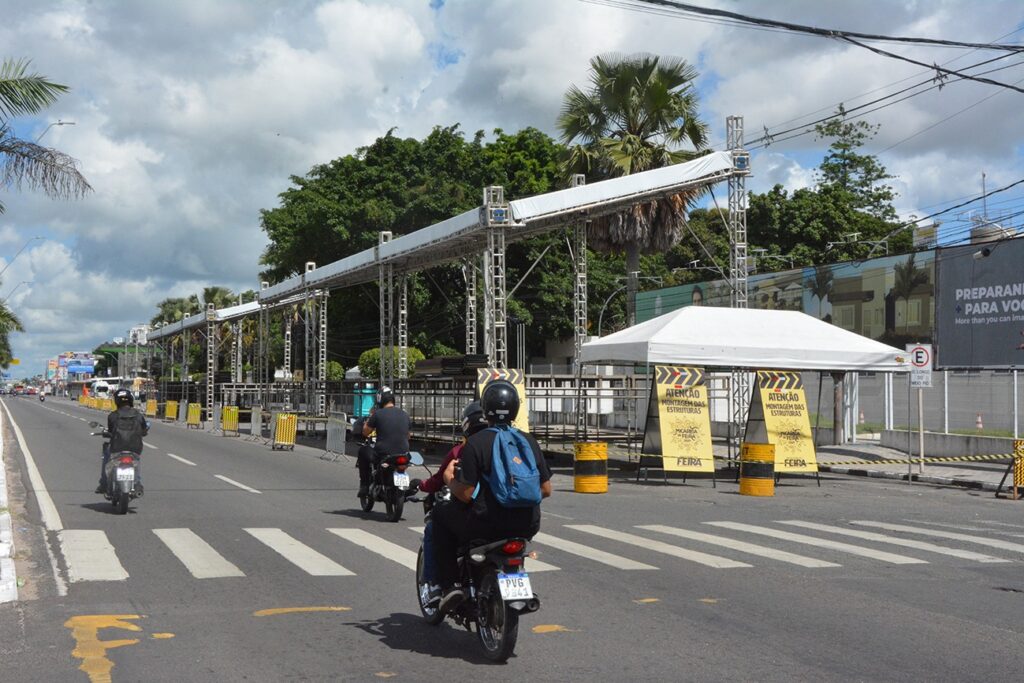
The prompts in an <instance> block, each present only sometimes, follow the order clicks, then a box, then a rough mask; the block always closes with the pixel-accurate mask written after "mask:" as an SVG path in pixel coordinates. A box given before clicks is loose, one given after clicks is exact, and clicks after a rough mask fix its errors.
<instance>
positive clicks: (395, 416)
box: [366, 406, 411, 455]
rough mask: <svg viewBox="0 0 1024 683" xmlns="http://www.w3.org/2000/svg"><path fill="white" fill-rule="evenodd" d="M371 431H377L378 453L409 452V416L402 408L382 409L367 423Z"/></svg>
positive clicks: (394, 453) (395, 453)
mask: <svg viewBox="0 0 1024 683" xmlns="http://www.w3.org/2000/svg"><path fill="white" fill-rule="evenodd" d="M366 424H368V425H370V429H376V430H377V446H376V448H377V451H378V452H379V453H386V454H388V455H399V454H401V453H408V452H409V430H410V428H411V426H410V421H409V414H408V413H407V412H405V411H404V410H402V409H401V408H396V407H394V406H388V407H387V408H381V409H380V410H377V411H375V412H374V413H373V415H371V416H370V419H369V420H367V421H366Z"/></svg>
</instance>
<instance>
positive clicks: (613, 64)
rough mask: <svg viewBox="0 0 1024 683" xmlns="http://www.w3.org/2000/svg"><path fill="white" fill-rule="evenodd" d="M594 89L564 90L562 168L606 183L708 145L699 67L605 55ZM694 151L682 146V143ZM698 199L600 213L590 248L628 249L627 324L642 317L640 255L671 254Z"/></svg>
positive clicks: (595, 70) (597, 63)
mask: <svg viewBox="0 0 1024 683" xmlns="http://www.w3.org/2000/svg"><path fill="white" fill-rule="evenodd" d="M590 72H591V73H590V80H591V87H590V89H589V90H588V91H586V92H585V91H583V90H581V89H579V88H578V87H576V86H575V85H573V86H570V88H569V90H568V91H566V93H565V97H564V100H563V104H562V112H561V114H560V115H559V117H558V127H559V129H560V130H561V133H562V142H563V143H565V145H566V146H567V148H568V149H567V152H566V156H565V158H564V160H563V164H562V170H563V172H564V173H565V174H566V175H567V176H568V175H571V174H574V173H584V174H586V175H587V176H588V179H591V180H603V179H606V178H614V177H618V176H624V175H629V174H631V173H638V172H640V171H646V170H650V169H653V168H660V167H662V166H668V165H671V164H676V163H680V162H683V161H688V160H690V159H693V158H694V157H696V156H698V155H699V154H700V151H701V150H703V149H705V148H706V147H707V135H708V127H707V125H706V124H705V123H704V122H702V121H701V120H700V118H699V117H698V115H697V92H696V90H695V88H694V81H695V80H696V78H697V70H696V69H694V68H693V67H692V66H690V65H689V64H688V63H687V62H686V61H684V60H680V59H672V58H663V57H658V56H656V55H646V54H640V55H628V56H615V55H599V56H597V57H594V58H593V59H591V60H590ZM687 144H688V145H690V146H691V147H692V149H682V147H683V146H684V145H687ZM697 196H698V193H697V192H682V193H679V194H676V195H673V196H671V197H668V198H665V199H661V200H654V201H646V202H642V203H640V204H637V205H635V206H633V207H632V208H630V209H628V210H626V211H623V212H621V213H618V214H613V215H608V216H600V217H595V218H594V220H592V221H591V223H590V227H589V230H588V235H587V237H588V240H589V244H590V246H591V247H592V248H594V249H597V250H599V251H604V252H613V253H618V252H623V251H624V252H625V254H626V275H627V278H628V279H627V288H628V295H627V317H628V321H627V322H628V324H629V325H633V324H634V323H635V322H636V311H635V310H634V309H635V301H634V299H635V295H636V282H637V281H636V276H635V273H636V272H638V271H639V270H640V254H641V253H652V252H660V251H666V250H668V249H670V248H671V247H672V246H674V245H675V243H676V242H678V241H679V237H680V235H681V233H682V230H683V227H684V226H685V225H686V209H687V208H688V206H689V205H690V203H692V202H693V200H694V199H695V198H696V197H697Z"/></svg>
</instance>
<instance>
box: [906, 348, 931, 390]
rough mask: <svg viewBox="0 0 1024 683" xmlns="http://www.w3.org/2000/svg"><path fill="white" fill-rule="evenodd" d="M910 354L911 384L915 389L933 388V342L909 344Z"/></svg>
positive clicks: (908, 351) (908, 352)
mask: <svg viewBox="0 0 1024 683" xmlns="http://www.w3.org/2000/svg"><path fill="white" fill-rule="evenodd" d="M907 354H908V355H909V356H910V386H911V387H912V388H914V389H931V388H932V362H933V358H934V356H933V355H932V345H931V344H907Z"/></svg>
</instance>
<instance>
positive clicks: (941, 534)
mask: <svg viewBox="0 0 1024 683" xmlns="http://www.w3.org/2000/svg"><path fill="white" fill-rule="evenodd" d="M850 524H857V525H860V526H869V527H873V528H875V529H885V530H887V531H905V532H907V533H910V534H918V535H920V536H932V537H933V538H948V539H950V540H954V541H967V542H968V543H977V544H978V545H987V546H988V547H990V548H999V549H1000V550H1011V551H1013V552H1015V553H1024V545H1021V544H1020V543H1012V542H1010V541H1004V540H1001V539H998V538H985V537H983V536H974V535H971V534H958V533H955V532H952V531H936V530H935V529H922V528H920V527H916V526H907V525H904V524H886V523H885V522H867V521H856V520H850Z"/></svg>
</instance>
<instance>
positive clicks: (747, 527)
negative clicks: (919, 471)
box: [704, 522, 928, 564]
mask: <svg viewBox="0 0 1024 683" xmlns="http://www.w3.org/2000/svg"><path fill="white" fill-rule="evenodd" d="M704 523H705V524H710V525H711V526H717V527H722V528H724V529H733V530H735V531H746V532H748V533H751V534H760V535H762V536H769V537H771V538H778V539H780V540H783V541H792V542H794V543H803V544H804V545H813V546H816V547H818V548H830V549H832V550H838V551H839V552H843V553H849V554H851V555H859V556H861V557H869V558H871V559H873V560H881V561H882V562H888V563H890V564H928V561H927V560H918V559H917V558H914V557H907V556H906V555H895V554H893V553H887V552H884V551H881V550H874V549H873V548H865V547H864V546H860V545H850V544H849V543H840V542H839V541H830V540H828V539H826V538H818V537H816V536H804V535H803V534H794V533H791V532H789V531H779V530H778V529H769V528H768V527H763V526H754V525H752V524H740V523H739V522H704Z"/></svg>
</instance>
